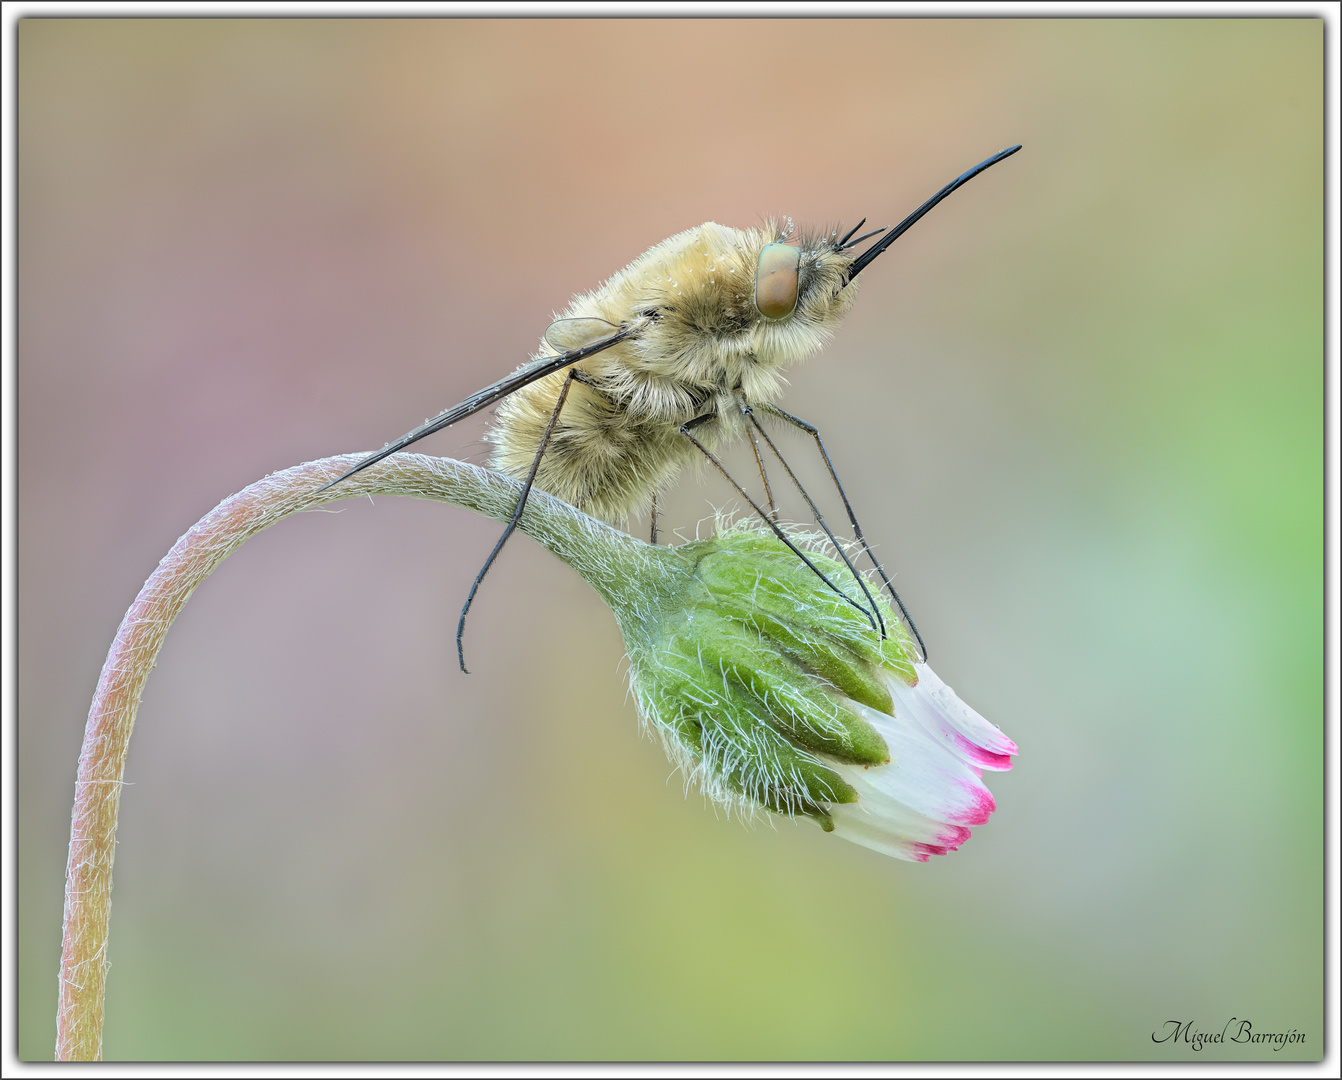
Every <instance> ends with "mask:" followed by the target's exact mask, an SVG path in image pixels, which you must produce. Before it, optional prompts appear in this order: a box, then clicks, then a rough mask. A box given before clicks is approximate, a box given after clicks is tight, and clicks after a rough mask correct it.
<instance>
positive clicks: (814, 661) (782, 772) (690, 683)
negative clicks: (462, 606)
mask: <svg viewBox="0 0 1342 1080" xmlns="http://www.w3.org/2000/svg"><path fill="white" fill-rule="evenodd" d="M794 539H795V540H796V542H798V543H799V544H801V545H802V546H803V547H805V548H806V549H807V557H808V558H809V559H810V560H811V561H812V562H813V563H814V564H815V566H816V567H817V568H818V569H820V570H821V571H823V572H824V573H825V574H826V575H827V576H828V577H829V579H830V581H832V582H834V583H836V585H838V587H839V588H844V589H846V590H847V594H846V595H844V596H840V595H839V594H838V593H837V592H836V591H835V590H834V589H832V588H830V587H829V586H828V585H826V584H825V582H823V581H822V580H820V578H819V577H818V576H817V575H816V574H815V573H814V572H813V571H812V570H811V569H810V568H808V567H807V566H806V564H805V563H804V562H802V561H801V560H800V559H798V557H797V555H796V554H795V553H794V552H792V551H790V550H788V548H787V547H786V546H785V545H783V544H782V543H780V542H779V541H778V540H777V539H776V538H775V537H774V536H773V535H771V534H770V533H767V532H763V531H761V530H760V529H758V528H757V527H754V526H751V525H749V524H747V525H744V526H737V527H734V528H729V529H726V530H723V531H721V532H720V533H719V534H718V535H717V536H714V537H713V538H712V539H709V540H697V541H694V542H691V543H686V544H682V545H680V546H678V547H674V548H652V547H649V546H648V545H641V544H640V545H639V549H640V550H638V551H637V553H636V552H635V551H634V550H632V549H630V548H629V547H628V546H625V547H624V548H623V550H622V552H621V555H622V556H623V558H620V559H617V560H615V561H614V562H613V563H612V562H603V563H602V570H603V573H601V574H597V575H592V574H591V573H588V572H587V571H586V570H584V568H583V566H582V565H579V561H575V563H574V565H575V566H576V567H577V568H578V569H579V570H580V571H582V572H583V573H584V575H585V576H587V577H588V580H589V581H592V583H593V584H594V585H595V586H596V587H597V588H598V590H599V591H600V592H602V594H603V595H604V596H605V597H606V599H607V601H608V602H609V603H610V605H611V607H612V609H613V610H614V611H615V614H616V618H617V619H618V620H619V622H620V627H621V629H622V631H623V632H624V638H625V646H626V648H627V649H628V652H629V659H630V665H631V669H630V681H631V684H632V688H633V691H634V695H635V697H636V699H637V701H638V706H639V711H640V713H641V714H642V716H643V719H644V721H645V722H646V723H647V724H648V725H649V726H650V727H651V728H652V729H653V730H655V731H656V732H657V733H658V734H659V735H660V736H661V739H662V742H663V744H664V746H665V747H666V750H667V753H668V755H669V756H670V757H671V759H672V760H673V761H674V762H675V763H676V764H677V765H678V766H680V767H681V769H682V770H683V771H684V773H685V775H686V778H687V781H688V782H690V783H693V784H696V785H697V786H699V787H700V788H701V789H702V790H703V791H704V792H705V793H706V794H707V795H709V796H710V797H711V798H713V799H714V800H715V801H717V802H720V803H722V804H723V805H725V806H726V807H728V809H729V810H730V809H736V810H738V811H740V812H742V813H743V814H747V815H748V814H750V813H752V812H754V811H756V810H758V809H761V808H762V809H767V810H770V811H773V812H774V813H777V814H782V815H787V816H797V815H804V816H806V817H810V818H812V819H814V820H815V821H816V822H818V823H819V824H820V826H821V827H822V828H823V829H825V831H827V832H834V833H836V834H838V835H840V836H843V837H846V838H847V839H849V840H852V841H854V842H855V843H858V844H862V845H864V846H866V847H869V848H873V849H875V850H877V851H881V852H884V853H886V854H888V855H893V856H895V857H896V858H901V859H911V860H916V861H926V860H927V858H928V857H929V856H931V855H941V854H945V853H946V852H947V851H951V850H954V849H955V848H957V847H959V846H960V845H961V844H962V843H964V841H965V840H967V839H968V838H969V826H971V825H979V824H982V823H983V822H985V821H987V819H988V816H989V815H990V814H991V813H992V811H993V810H994V808H995V805H996V804H995V803H994V801H993V797H992V794H991V793H990V792H989V791H988V789H987V788H986V787H985V786H984V784H983V782H982V779H981V776H982V770H983V769H993V770H1003V769H1009V768H1011V759H1010V755H1012V754H1014V753H1016V745H1015V743H1013V742H1012V741H1011V740H1010V739H1008V738H1006V736H1004V735H1003V734H1002V733H1001V731H999V730H998V729H997V728H996V727H994V726H993V725H992V724H990V723H988V722H987V721H986V720H984V719H983V717H981V716H980V715H979V714H978V713H976V712H974V710H972V709H970V708H969V707H968V706H967V705H965V704H964V703H963V702H962V701H961V700H960V699H959V698H958V697H956V695H955V693H954V691H952V690H951V689H950V687H948V686H946V685H945V683H943V682H942V681H941V680H940V679H939V678H937V676H936V674H935V673H934V672H933V671H932V670H931V669H930V668H929V667H928V666H927V665H926V664H924V663H921V662H917V661H916V659H915V658H916V653H915V652H914V649H913V647H912V644H911V643H910V641H909V638H908V636H907V634H905V632H904V630H903V628H902V626H901V625H900V623H899V621H898V619H897V618H896V617H895V616H894V615H893V614H892V612H891V611H890V609H889V608H888V606H887V605H885V603H884V602H883V601H879V600H878V603H880V606H881V614H882V616H883V618H884V623H885V627H886V630H887V636H886V637H885V638H882V637H881V636H880V634H878V633H876V632H875V631H873V629H872V625H871V622H870V621H869V620H868V618H867V617H866V615H865V614H864V613H863V611H862V610H860V609H859V607H858V606H855V604H856V605H861V604H867V603H869V601H868V600H867V598H866V596H864V595H863V593H862V591H861V589H860V587H859V586H858V585H857V583H856V581H855V580H854V579H853V577H852V575H851V574H850V573H849V572H848V571H847V570H846V569H845V568H844V566H843V565H842V564H841V563H839V562H838V561H836V560H834V559H832V558H829V557H827V556H825V555H824V554H823V553H822V551H821V546H820V544H819V543H818V542H817V541H812V540H809V539H807V538H806V537H804V536H800V535H799V536H797V537H795V538H794ZM631 557H632V558H631ZM626 560H628V561H626ZM598 579H601V580H598ZM872 593H873V594H875V593H876V590H875V589H874V588H873V589H872ZM850 600H852V601H853V603H850V602H849V601H850Z"/></svg>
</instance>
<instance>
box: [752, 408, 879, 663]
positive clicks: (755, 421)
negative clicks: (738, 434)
mask: <svg viewBox="0 0 1342 1080" xmlns="http://www.w3.org/2000/svg"><path fill="white" fill-rule="evenodd" d="M741 411H742V412H744V413H745V414H746V418H747V419H749V421H750V423H751V425H752V426H753V427H754V428H755V429H756V430H757V431H759V433H760V435H762V436H763V437H764V441H765V442H766V443H768V444H769V449H770V450H772V451H773V454H774V457H776V458H777V459H778V463H779V464H780V465H782V466H783V468H784V469H785V470H786V471H787V474H788V478H789V479H790V480H791V481H792V484H793V486H794V487H795V488H796V489H797V490H798V491H799V492H801V497H802V498H803V499H805V500H806V505H807V506H809V507H810V508H811V516H812V517H814V518H815V523H816V524H817V525H819V526H820V528H821V529H822V530H824V533H825V536H826V537H828V538H829V542H830V543H831V544H832V545H833V546H834V550H835V551H837V552H838V553H839V558H841V559H842V560H843V564H844V566H846V567H848V572H849V573H850V574H852V575H853V580H854V581H856V582H857V583H858V586H859V587H860V588H861V589H862V595H863V596H865V597H866V598H867V603H869V604H870V605H871V610H872V611H873V612H874V613H875V614H876V621H877V622H878V623H879V624H880V631H881V639H882V640H885V636H886V634H885V619H884V618H882V616H881V609H880V608H879V607H878V606H877V604H876V601H875V599H874V598H873V597H872V595H871V590H870V589H868V588H867V582H866V579H865V578H863V576H862V575H861V574H859V573H858V572H857V567H855V566H854V565H853V563H852V560H851V559H849V558H848V552H847V551H845V550H844V546H843V545H842V544H841V543H839V541H838V539H837V538H836V537H835V535H834V533H833V531H832V530H831V529H830V527H829V525H827V524H826V523H825V516H824V515H823V514H822V513H821V512H820V508H819V507H818V506H816V504H815V500H814V499H812V498H811V496H810V494H809V493H808V492H807V490H806V489H805V488H804V487H802V483H801V481H800V480H798V479H797V474H796V473H794V472H793V471H792V466H791V465H789V464H788V463H787V459H786V458H784V457H783V455H782V453H780V452H779V449H778V447H777V446H776V445H775V444H774V441H773V439H771V438H769V433H768V432H767V431H765V430H764V426H763V425H762V424H761V423H760V421H759V417H757V416H756V415H755V412H754V410H753V409H751V408H750V406H749V405H743V406H742V408H741ZM747 430H748V431H749V429H747ZM750 441H751V442H752V443H753V442H754V441H755V433H754V432H753V431H751V432H750ZM758 452H759V451H758V450H757V451H756V454H758ZM761 469H763V466H761ZM845 501H846V500H845Z"/></svg>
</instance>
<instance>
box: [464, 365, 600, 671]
mask: <svg viewBox="0 0 1342 1080" xmlns="http://www.w3.org/2000/svg"><path fill="white" fill-rule="evenodd" d="M580 379H582V373H581V372H579V371H578V370H577V369H575V368H570V369H569V372H568V378H566V379H565V380H564V386H563V388H562V389H561V390H560V391H559V400H558V401H556V402H555V407H554V411H553V412H552V413H550V420H549V423H547V424H546V425H545V433H544V434H543V435H541V441H540V445H539V446H537V447H536V456H535V457H534V458H532V460H531V471H530V472H528V473H527V478H526V480H525V481H524V482H523V484H522V493H521V494H520V495H519V496H518V497H517V506H516V507H514V508H513V516H512V518H511V519H510V520H509V521H508V525H507V527H506V528H505V529H504V530H503V535H502V536H500V537H499V540H498V543H497V544H495V545H494V550H493V551H491V552H490V553H489V558H487V559H486V560H485V565H484V566H482V567H480V572H479V573H478V574H476V575H475V581H473V582H472V583H471V591H470V592H469V593H467V594H466V603H464V604H462V605H461V617H460V618H459V619H458V620H457V664H458V665H459V666H460V667H461V673H462V674H463V675H469V674H470V672H469V671H467V670H466V654H465V651H464V650H463V648H462V644H461V637H462V634H464V633H465V632H466V614H467V612H469V611H470V610H471V603H472V602H473V601H474V600H475V593H476V591H477V590H478V589H479V588H480V582H482V581H484V580H485V575H486V574H487V573H489V568H490V567H491V566H493V565H494V560H495V559H497V558H498V555H499V552H500V551H502V550H503V545H504V544H506V543H507V542H508V537H510V536H512V534H513V531H514V530H515V529H516V528H517V523H518V522H519V521H521V520H522V511H523V510H525V509H526V507H527V497H528V496H529V495H530V494H531V486H532V484H534V483H535V482H536V470H538V469H539V468H540V466H541V458H542V457H544V456H545V450H546V448H547V447H548V446H549V445H550V436H551V435H552V434H554V429H555V424H556V423H557V422H558V420H559V410H560V409H562V408H563V407H564V401H565V399H567V398H568V391H569V387H570V386H572V385H573V383H574V381H575V380H580Z"/></svg>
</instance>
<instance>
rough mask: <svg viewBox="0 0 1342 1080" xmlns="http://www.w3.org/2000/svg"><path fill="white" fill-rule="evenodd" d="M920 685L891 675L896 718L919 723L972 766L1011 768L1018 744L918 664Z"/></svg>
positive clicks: (1003, 769)
mask: <svg viewBox="0 0 1342 1080" xmlns="http://www.w3.org/2000/svg"><path fill="white" fill-rule="evenodd" d="M913 670H914V673H915V674H916V675H917V676H918V685H917V686H909V685H908V683H906V682H904V681H903V680H902V679H900V678H899V677H898V676H896V675H890V676H889V677H888V678H887V682H888V683H889V685H890V692H891V696H893V697H894V699H895V716H896V717H902V718H907V719H912V720H914V721H916V722H917V723H918V724H919V725H920V726H921V727H922V728H923V729H924V730H926V731H927V732H928V733H929V734H931V735H933V736H934V737H935V738H936V739H937V740H938V742H940V743H941V745H943V746H945V747H946V748H947V749H948V750H950V751H951V752H952V753H954V754H955V755H956V756H957V757H959V758H962V759H964V760H965V761H968V762H969V763H970V764H971V765H975V766H978V767H979V768H983V769H992V770H994V771H997V772H1004V771H1005V770H1007V769H1009V768H1011V755H1012V754H1016V753H1019V751H1018V750H1017V749H1016V744H1015V743H1014V742H1012V741H1011V740H1010V739H1008V738H1007V737H1006V736H1005V735H1003V734H1002V731H1001V729H1000V728H998V727H997V726H996V725H995V724H990V723H988V721H987V720H985V719H984V718H983V717H982V716H980V715H979V714H978V713H976V712H975V711H974V710H973V709H971V708H970V707H969V706H968V705H966V704H965V703H964V702H963V701H961V700H960V699H959V697H957V696H956V693H955V691H954V690H952V689H951V688H950V687H949V686H947V685H946V684H945V683H944V682H942V681H941V679H940V678H939V677H938V676H937V673H936V672H935V671H933V670H932V669H931V668H930V667H928V666H927V665H926V664H914V666H913Z"/></svg>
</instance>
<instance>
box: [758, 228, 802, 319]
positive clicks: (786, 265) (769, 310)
mask: <svg viewBox="0 0 1342 1080" xmlns="http://www.w3.org/2000/svg"><path fill="white" fill-rule="evenodd" d="M800 262H801V250H800V249H799V248H795V247H792V246H791V245H790V244H765V245H764V250H763V251H761V252H760V261H759V263H758V265H757V266H756V267H755V307H756V308H757V309H758V310H759V313H760V314H761V315H763V316H764V317H765V318H766V319H783V318H786V317H787V316H788V315H791V314H792V311H793V309H794V308H795V307H796V306H797V266H798V264H799V263H800Z"/></svg>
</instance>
